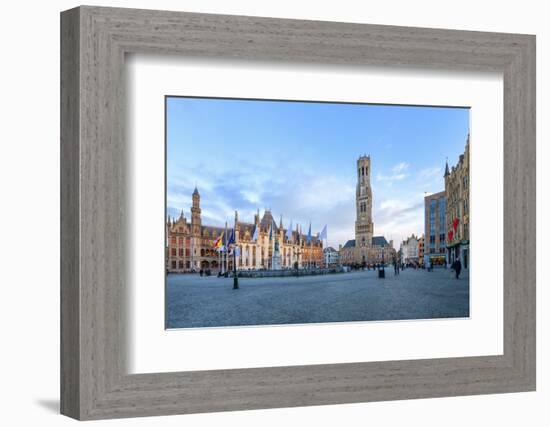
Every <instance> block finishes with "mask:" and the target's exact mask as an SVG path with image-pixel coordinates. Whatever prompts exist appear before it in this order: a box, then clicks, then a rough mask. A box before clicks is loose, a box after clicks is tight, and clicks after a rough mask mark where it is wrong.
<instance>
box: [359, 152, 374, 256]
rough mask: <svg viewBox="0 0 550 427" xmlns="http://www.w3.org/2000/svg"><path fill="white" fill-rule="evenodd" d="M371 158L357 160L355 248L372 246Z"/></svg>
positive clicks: (364, 157) (365, 157) (362, 157)
mask: <svg viewBox="0 0 550 427" xmlns="http://www.w3.org/2000/svg"><path fill="white" fill-rule="evenodd" d="M370 172H371V169H370V156H361V157H359V159H357V191H356V194H355V205H356V206H355V207H356V210H357V211H356V221H355V247H369V246H371V245H372V233H373V231H374V230H373V229H374V225H373V223H372V190H371V186H370Z"/></svg>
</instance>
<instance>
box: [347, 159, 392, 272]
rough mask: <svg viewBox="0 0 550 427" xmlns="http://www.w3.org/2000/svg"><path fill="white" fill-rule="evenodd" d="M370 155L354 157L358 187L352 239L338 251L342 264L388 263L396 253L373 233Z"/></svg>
mask: <svg viewBox="0 0 550 427" xmlns="http://www.w3.org/2000/svg"><path fill="white" fill-rule="evenodd" d="M370 176H371V161H370V156H361V157H359V159H357V187H356V193H355V209H356V212H355V214H356V221H355V239H353V240H348V241H347V242H346V244H345V245H344V246H343V247H342V249H341V251H340V260H341V262H342V264H344V265H365V264H373V263H380V262H382V261H385V262H391V261H393V259H394V258H395V256H396V252H395V249H394V248H393V241H390V242H389V243H388V241H387V240H386V238H385V237H384V236H374V235H373V234H374V223H373V220H372V188H371V184H370Z"/></svg>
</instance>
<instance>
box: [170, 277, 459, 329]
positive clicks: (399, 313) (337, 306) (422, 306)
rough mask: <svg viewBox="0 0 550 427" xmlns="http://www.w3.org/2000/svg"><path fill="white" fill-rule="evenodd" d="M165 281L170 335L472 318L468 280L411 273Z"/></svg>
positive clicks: (173, 278) (178, 279)
mask: <svg viewBox="0 0 550 427" xmlns="http://www.w3.org/2000/svg"><path fill="white" fill-rule="evenodd" d="M239 287H240V289H238V290H234V289H233V279H232V278H218V277H200V276H199V275H198V274H169V275H168V276H167V286H166V292H167V306H168V307H167V310H168V313H167V316H168V328H193V327H215V326H243V325H280V324H300V323H327V322H348V321H366V320H398V319H432V318H449V317H468V316H469V279H468V273H467V272H464V271H463V273H462V274H461V277H460V279H459V280H456V279H455V278H454V275H453V272H452V271H451V270H449V269H436V270H434V271H433V272H428V271H426V270H413V269H406V270H404V271H402V272H401V274H400V275H398V276H395V275H394V272H393V269H390V268H388V269H386V278H385V279H379V278H378V276H377V272H376V271H372V270H371V271H359V272H350V273H339V274H330V275H324V276H303V277H284V278H282V277H281V278H279V277H278V278H257V279H245V278H239Z"/></svg>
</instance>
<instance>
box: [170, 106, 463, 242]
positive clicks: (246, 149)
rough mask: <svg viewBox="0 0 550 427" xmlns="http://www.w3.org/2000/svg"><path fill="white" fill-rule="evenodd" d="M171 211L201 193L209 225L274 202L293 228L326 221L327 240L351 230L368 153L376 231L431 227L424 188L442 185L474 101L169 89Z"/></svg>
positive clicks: (343, 237)
mask: <svg viewBox="0 0 550 427" xmlns="http://www.w3.org/2000/svg"><path fill="white" fill-rule="evenodd" d="M166 105H167V111H166V119H167V211H168V214H169V215H172V216H173V215H175V214H176V213H177V214H178V215H179V212H180V211H181V210H182V209H183V211H184V214H185V215H186V216H187V217H189V215H190V214H189V209H190V206H191V193H192V191H193V188H194V187H195V185H197V187H198V189H199V192H200V194H201V208H202V217H203V224H212V225H224V224H225V221H228V222H229V223H230V224H231V221H232V220H233V218H234V211H235V209H237V210H238V211H239V215H240V219H241V220H242V221H248V222H252V221H253V215H254V213H255V212H256V210H257V209H258V208H259V209H260V211H261V213H263V210H264V209H265V208H270V209H271V210H272V212H273V214H274V216H275V217H276V218H277V221H278V220H279V216H280V215H283V224H284V225H285V226H286V225H288V223H289V222H290V220H291V219H292V220H293V223H294V224H296V223H300V224H301V225H302V228H303V229H304V230H307V227H308V226H309V222H310V221H311V223H312V231H313V233H316V232H318V231H320V230H321V229H322V227H323V226H324V225H325V224H327V225H328V244H329V245H331V246H334V247H336V248H337V247H338V244H344V243H345V242H346V241H347V240H348V239H353V238H354V222H355V186H356V172H355V166H356V160H357V157H359V156H360V155H362V154H368V155H370V156H371V168H372V173H371V184H372V189H373V203H374V205H373V221H374V234H375V235H385V236H386V238H387V239H388V240H389V239H390V238H393V239H394V245H395V246H396V247H398V246H399V242H400V241H401V240H402V239H404V238H405V237H406V236H408V235H410V234H411V233H415V234H417V235H418V234H422V233H423V230H424V200H423V197H424V193H425V192H428V193H434V192H438V191H442V190H443V189H444V181H443V172H444V167H445V159H446V158H447V157H448V159H449V165H450V166H452V165H454V164H456V162H457V160H458V156H459V155H460V154H461V153H463V151H464V146H465V143H466V137H467V134H468V130H469V109H466V108H444V107H416V106H392V105H370V104H339V103H309V102H286V101H264V100H259V101H256V100H226V99H208V98H179V97H169V98H167V101H166Z"/></svg>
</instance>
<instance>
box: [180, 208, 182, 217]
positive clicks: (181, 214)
mask: <svg viewBox="0 0 550 427" xmlns="http://www.w3.org/2000/svg"><path fill="white" fill-rule="evenodd" d="M180 218H183V209H182V210H181V214H180Z"/></svg>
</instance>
